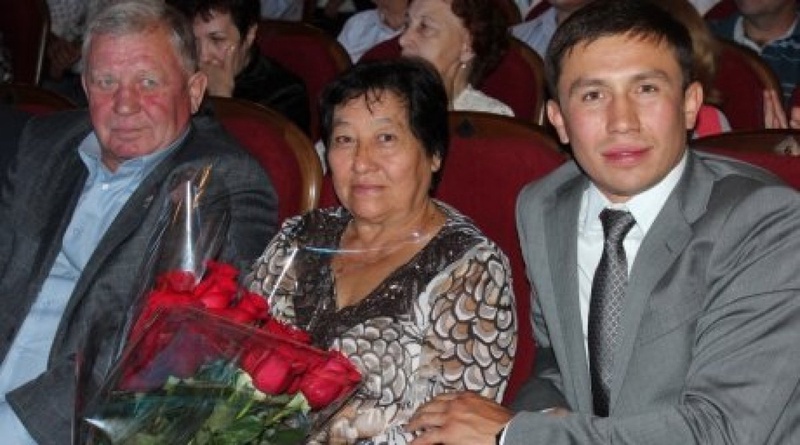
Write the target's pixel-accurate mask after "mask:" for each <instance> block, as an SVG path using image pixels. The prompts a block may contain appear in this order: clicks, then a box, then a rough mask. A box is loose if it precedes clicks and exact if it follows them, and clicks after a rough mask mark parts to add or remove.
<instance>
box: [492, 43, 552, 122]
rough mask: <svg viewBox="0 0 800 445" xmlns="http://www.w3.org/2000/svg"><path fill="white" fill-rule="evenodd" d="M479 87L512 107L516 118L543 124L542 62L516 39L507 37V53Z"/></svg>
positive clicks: (544, 90) (543, 91) (532, 51)
mask: <svg viewBox="0 0 800 445" xmlns="http://www.w3.org/2000/svg"><path fill="white" fill-rule="evenodd" d="M479 88H480V89H481V90H482V91H483V92H485V93H486V94H488V95H489V96H492V97H495V98H497V99H499V100H501V101H503V102H504V103H505V104H506V105H508V106H509V107H511V109H512V110H514V115H515V116H516V117H517V118H519V119H524V120H526V121H529V122H533V123H534V124H537V125H544V123H545V113H544V110H545V102H546V96H547V87H546V80H545V74H544V62H543V61H542V58H541V57H540V56H539V54H537V53H536V51H534V50H533V49H531V47H529V46H528V45H526V44H525V43H523V42H522V41H520V40H519V39H517V38H516V37H513V36H510V38H509V46H508V51H507V52H506V54H505V56H504V57H503V59H502V60H501V61H500V65H498V66H497V68H495V69H494V70H493V71H492V72H491V73H489V75H488V76H486V79H485V80H484V81H483V83H482V84H481V85H479Z"/></svg>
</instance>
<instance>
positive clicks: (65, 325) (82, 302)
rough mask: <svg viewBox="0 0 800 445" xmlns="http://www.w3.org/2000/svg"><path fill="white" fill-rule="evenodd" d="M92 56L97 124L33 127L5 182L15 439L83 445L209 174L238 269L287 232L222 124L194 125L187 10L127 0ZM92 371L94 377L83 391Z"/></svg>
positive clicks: (100, 21)
mask: <svg viewBox="0 0 800 445" xmlns="http://www.w3.org/2000/svg"><path fill="white" fill-rule="evenodd" d="M83 57H84V62H85V69H84V71H83V85H84V88H85V90H86V93H87V96H88V99H89V110H88V113H87V111H86V110H78V111H74V112H66V113H62V114H56V115H51V116H48V117H45V118H36V119H33V120H32V121H31V122H30V123H29V125H28V126H27V127H26V130H25V131H24V133H23V135H22V137H21V139H20V149H19V153H18V155H17V159H16V161H15V163H14V165H13V168H12V169H10V170H9V174H8V175H7V176H5V177H3V178H2V185H1V186H0V252H2V253H1V254H0V307H2V311H0V360H1V362H0V363H1V365H0V394H2V395H3V396H4V398H3V399H2V400H0V431H2V439H1V440H0V441H1V442H3V443H8V444H15V445H18V444H27V443H39V444H67V443H70V440H71V428H72V424H73V418H74V415H75V410H76V404H77V405H80V404H81V403H83V402H85V401H86V400H88V399H89V398H91V396H92V394H93V390H95V389H96V387H97V385H99V383H100V382H101V381H102V379H103V377H104V376H105V375H106V374H107V373H108V370H109V366H110V365H111V363H112V362H113V360H114V358H115V355H116V353H117V352H118V351H119V348H120V346H121V343H122V340H123V337H124V335H123V332H122V331H123V326H124V325H125V321H126V317H127V314H128V310H129V309H130V307H131V304H132V301H133V299H134V297H136V295H137V290H138V289H139V288H140V286H141V285H143V284H144V283H143V282H142V273H143V271H145V272H146V271H148V269H147V268H146V263H147V261H146V259H147V256H148V248H149V247H151V246H152V240H153V239H154V237H155V236H156V234H157V233H158V232H159V230H160V229H162V228H163V227H164V225H165V223H166V222H165V218H164V217H163V215H164V212H163V211H162V208H163V206H164V205H165V203H167V202H168V201H169V198H170V191H172V190H173V188H174V187H175V186H176V185H177V184H179V183H180V182H181V180H182V179H183V178H185V177H186V176H187V175H191V174H196V173H199V172H202V171H205V169H206V167H208V166H210V174H208V176H207V177H205V182H206V184H205V189H204V195H203V196H202V199H201V200H200V201H199V202H200V203H201V204H200V208H199V211H200V213H201V214H202V215H203V217H205V218H207V219H211V220H214V219H216V218H218V217H219V215H221V214H223V213H226V212H229V215H230V224H229V225H228V229H227V233H226V234H225V235H226V237H225V241H224V243H223V246H222V249H221V253H220V258H221V259H222V260H223V261H227V262H232V263H234V264H235V265H236V266H239V267H247V266H249V265H250V263H251V261H253V260H254V259H255V257H256V256H258V254H259V253H260V252H261V250H262V249H263V247H264V245H265V244H266V243H267V242H268V240H269V238H270V237H271V236H272V235H273V234H274V231H275V229H276V225H277V221H276V219H277V210H276V204H277V203H276V196H275V192H274V190H273V188H272V185H271V184H270V182H269V179H268V178H267V177H266V176H265V174H264V172H263V171H262V170H261V168H260V167H259V165H258V163H257V162H256V161H255V160H254V159H253V158H251V157H250V156H249V155H247V154H246V153H245V152H244V151H243V150H242V149H241V148H239V146H238V145H237V144H236V143H235V142H234V141H233V139H231V137H230V136H228V135H227V134H226V133H225V132H224V131H223V130H222V128H221V127H220V126H219V124H218V123H216V122H215V121H213V120H212V119H210V118H208V117H193V114H194V113H195V112H196V111H197V110H198V107H199V106H200V103H201V101H202V98H203V94H204V91H205V86H206V79H205V75H204V74H202V73H200V72H198V70H197V60H196V57H195V45H194V41H193V37H192V29H191V27H190V26H189V24H188V23H187V22H186V21H185V19H184V18H183V17H182V16H181V15H180V14H179V13H177V12H175V11H173V10H171V9H168V8H166V7H164V6H163V3H162V2H160V1H149V0H148V1H143V0H136V1H130V2H124V3H120V2H117V3H116V4H115V5H114V6H111V7H110V8H108V9H106V10H104V11H103V12H100V13H99V15H98V16H97V17H96V18H95V19H94V21H92V22H91V23H90V24H89V26H88V30H87V35H86V38H85V39H84V49H83ZM144 279H147V278H144ZM87 345H92V348H91V349H87ZM79 366H80V367H81V368H82V370H81V371H82V375H83V376H84V377H85V376H90V377H91V378H89V379H87V380H88V382H87V384H86V385H82V386H81V387H80V388H76V387H77V385H76V368H78V367H79Z"/></svg>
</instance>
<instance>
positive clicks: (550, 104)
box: [547, 99, 569, 144]
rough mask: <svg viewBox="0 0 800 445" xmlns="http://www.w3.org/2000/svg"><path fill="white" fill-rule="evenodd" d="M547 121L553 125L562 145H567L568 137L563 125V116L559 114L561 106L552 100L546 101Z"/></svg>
mask: <svg viewBox="0 0 800 445" xmlns="http://www.w3.org/2000/svg"><path fill="white" fill-rule="evenodd" d="M547 119H548V120H549V121H550V123H551V124H553V127H554V128H555V129H556V132H557V133H558V140H559V141H561V143H562V144H569V135H568V134H567V129H566V126H565V125H564V115H563V114H561V106H560V105H559V104H558V102H556V101H555V100H553V99H549V100H548V101H547Z"/></svg>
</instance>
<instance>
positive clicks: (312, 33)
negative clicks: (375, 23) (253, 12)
mask: <svg viewBox="0 0 800 445" xmlns="http://www.w3.org/2000/svg"><path fill="white" fill-rule="evenodd" d="M256 41H257V44H258V46H259V49H260V50H261V53H262V54H264V55H265V56H267V57H269V58H271V59H273V60H275V61H277V62H278V63H279V64H281V65H282V66H283V67H284V68H286V69H288V70H289V71H291V72H293V73H294V74H296V75H297V76H299V77H300V78H301V79H303V81H304V82H305V85H306V91H307V92H308V99H309V104H308V106H309V108H308V109H309V113H310V116H311V138H312V140H317V139H319V136H320V134H319V132H320V123H319V97H320V94H321V93H322V90H323V88H324V87H325V85H327V84H328V82H330V81H331V80H332V79H333V78H335V77H336V76H337V75H338V74H339V73H341V72H343V71H345V70H346V69H348V68H349V67H350V66H351V64H352V62H351V61H350V56H348V55H347V51H345V49H344V48H343V47H342V45H341V44H340V43H339V42H338V41H337V40H336V39H335V38H333V37H331V36H330V35H328V34H326V33H325V32H324V31H323V30H321V29H319V28H316V27H314V26H312V25H310V24H308V23H301V22H286V21H279V20H262V21H261V23H259V26H258V36H257V38H256Z"/></svg>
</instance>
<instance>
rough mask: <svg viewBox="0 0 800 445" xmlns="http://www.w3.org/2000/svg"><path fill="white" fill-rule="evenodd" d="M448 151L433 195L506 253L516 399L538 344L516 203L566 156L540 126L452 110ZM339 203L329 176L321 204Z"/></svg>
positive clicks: (510, 394) (512, 389)
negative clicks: (513, 312) (515, 337)
mask: <svg viewBox="0 0 800 445" xmlns="http://www.w3.org/2000/svg"><path fill="white" fill-rule="evenodd" d="M449 120H450V150H449V153H448V155H447V159H446V160H445V163H444V170H443V172H442V173H443V174H442V181H441V183H440V184H439V187H438V188H437V189H436V192H435V193H434V196H435V197H436V198H438V199H440V200H442V201H444V202H446V203H448V204H450V205H452V206H453V207H455V208H456V209H458V210H459V211H461V212H462V213H463V214H465V215H467V216H468V217H470V218H471V219H472V220H473V221H474V222H475V224H477V225H478V227H479V228H480V229H481V230H483V232H484V233H485V234H486V235H487V236H488V237H489V238H490V239H492V240H493V241H494V242H495V243H497V245H498V246H500V248H501V249H503V251H504V252H505V253H506V255H508V258H509V261H510V263H511V274H512V278H513V286H514V294H515V296H516V304H517V321H518V325H519V342H518V344H517V353H516V356H515V363H514V370H513V371H512V374H511V381H510V383H509V386H508V390H507V392H506V395H505V401H506V402H510V401H511V400H513V398H514V396H515V395H516V393H517V390H519V388H520V387H521V386H522V384H523V383H524V382H525V381H526V380H527V378H528V376H529V375H530V372H531V369H532V366H533V362H534V358H535V346H534V344H533V341H532V340H531V339H532V337H533V333H532V329H531V320H530V303H531V300H530V296H531V290H530V289H531V288H530V285H529V284H528V279H527V277H526V275H525V265H524V262H523V260H522V251H521V250H520V247H519V240H518V237H517V228H516V219H515V218H516V217H515V207H516V198H517V194H519V192H520V190H521V189H522V187H523V186H524V185H525V184H527V183H529V182H531V181H533V180H535V179H538V178H540V177H542V176H544V175H546V174H547V173H549V172H551V171H552V170H554V169H555V168H556V167H558V166H559V165H561V164H562V163H563V162H564V161H565V160H566V156H564V155H563V154H561V153H560V152H559V151H558V144H557V143H556V141H555V139H553V138H552V137H550V136H549V135H547V134H546V133H545V132H544V131H543V130H542V129H540V128H538V127H537V126H535V125H533V124H531V123H529V122H525V121H522V120H520V119H517V118H512V117H508V116H499V115H495V114H489V113H480V112H473V111H451V112H450V119H449ZM333 205H338V201H337V199H336V196H335V194H334V192H333V186H332V185H331V179H330V175H326V176H325V178H324V180H323V187H322V195H321V198H320V206H321V207H328V206H333Z"/></svg>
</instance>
